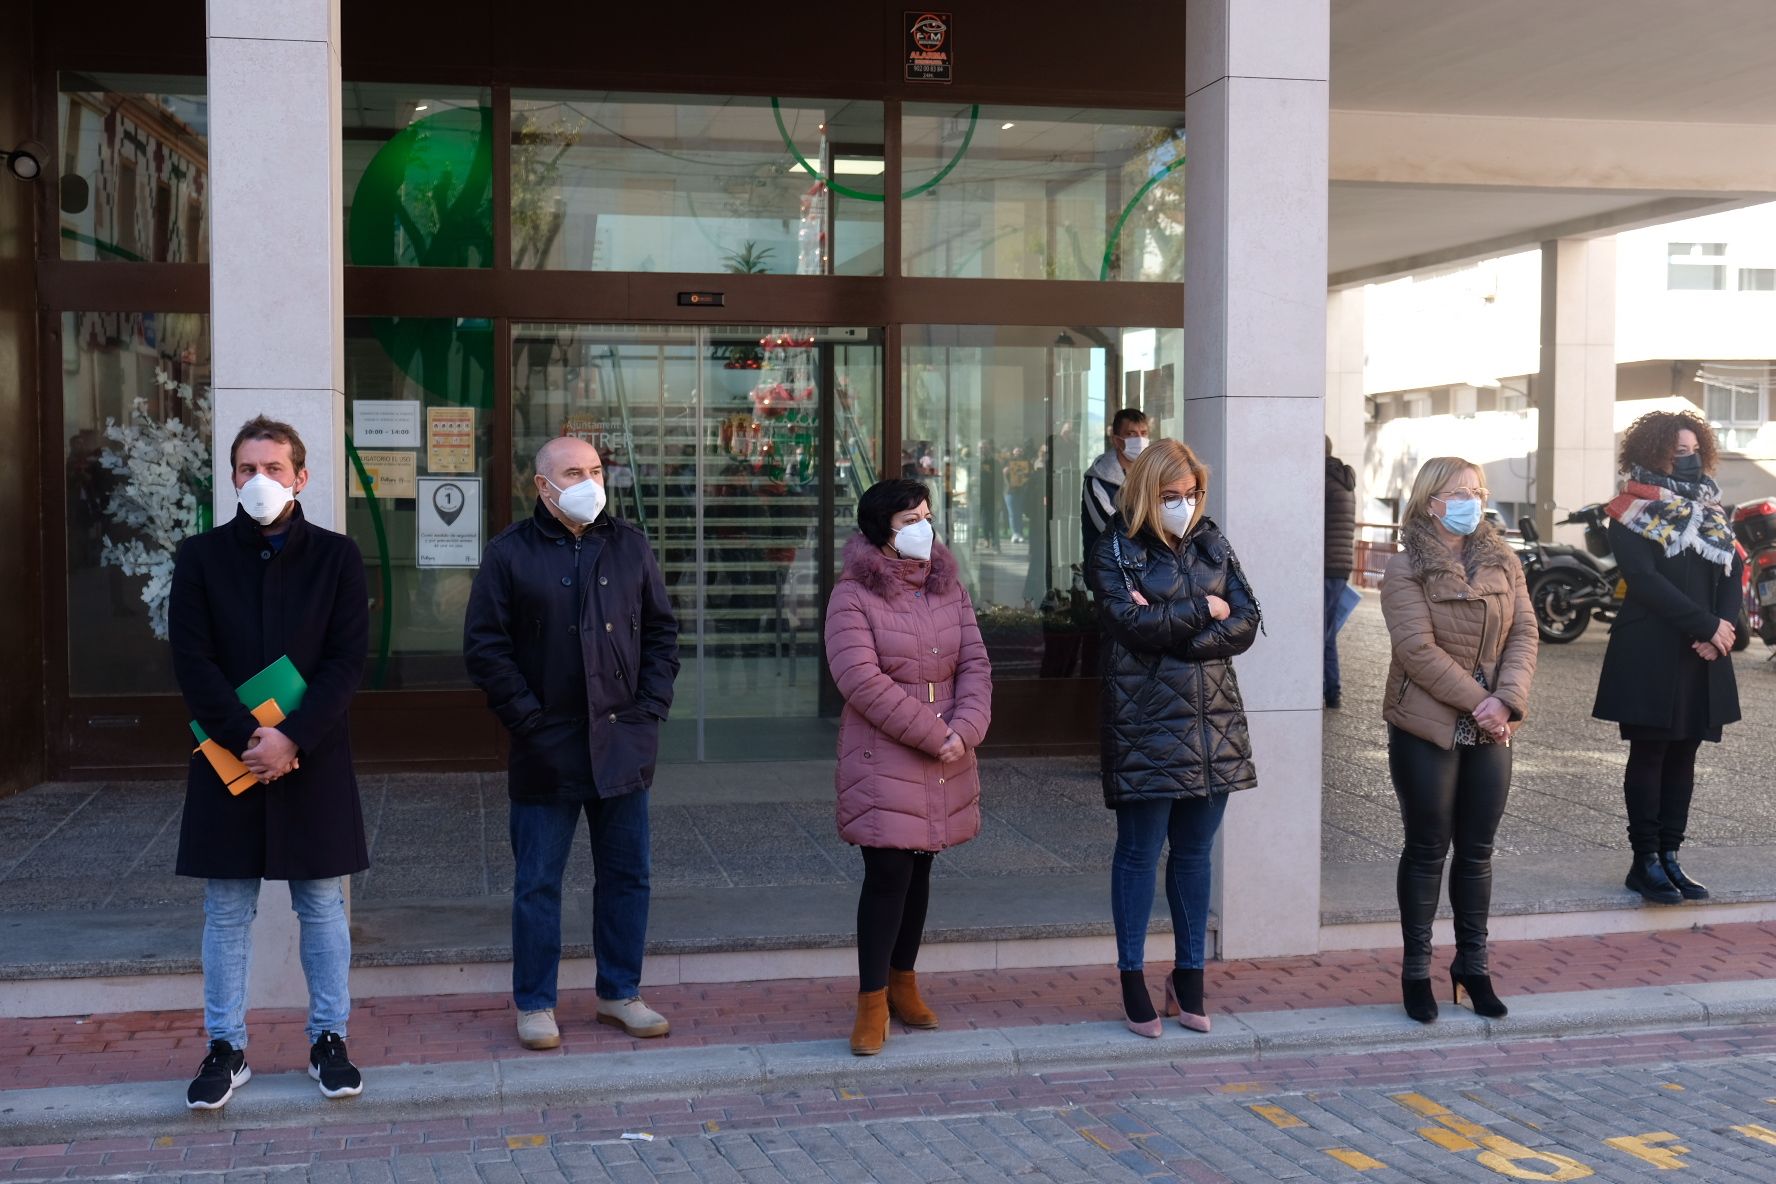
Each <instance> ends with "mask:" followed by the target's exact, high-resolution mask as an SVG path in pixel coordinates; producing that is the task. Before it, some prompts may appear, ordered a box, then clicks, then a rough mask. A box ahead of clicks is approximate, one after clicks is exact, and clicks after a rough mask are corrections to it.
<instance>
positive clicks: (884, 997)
mask: <svg viewBox="0 0 1776 1184" xmlns="http://www.w3.org/2000/svg"><path fill="white" fill-rule="evenodd" d="M886 1043H888V991H887V988H883V989H882V990H880V991H862V992H860V993H859V994H858V996H857V1023H855V1024H853V1025H852V1027H851V1052H852V1055H854V1056H860V1057H873V1056H875V1055H876V1054H877V1053H879V1052H881V1051H882V1046H883V1045H884V1044H886Z"/></svg>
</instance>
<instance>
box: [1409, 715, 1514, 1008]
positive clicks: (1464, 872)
mask: <svg viewBox="0 0 1776 1184" xmlns="http://www.w3.org/2000/svg"><path fill="white" fill-rule="evenodd" d="M1388 772H1390V773H1391V774H1392V775H1393V779H1394V792H1395V793H1396V794H1398V795H1399V798H1400V818H1401V820H1402V821H1403V822H1404V823H1405V824H1406V844H1405V846H1404V848H1402V850H1401V852H1400V871H1399V876H1398V879H1397V880H1396V882H1395V884H1396V888H1397V890H1398V892H1399V897H1400V936H1401V939H1402V942H1403V943H1404V945H1405V948H1406V952H1405V961H1404V963H1403V965H1402V967H1401V976H1402V977H1403V978H1427V977H1429V976H1430V973H1431V922H1432V921H1434V920H1435V919H1436V916H1437V896H1438V892H1439V890H1440V889H1441V888H1442V884H1443V860H1444V857H1445V856H1447V855H1448V854H1449V848H1450V845H1451V843H1453V844H1454V846H1455V861H1454V865H1453V866H1452V867H1451V868H1450V870H1449V907H1450V908H1451V909H1452V910H1454V912H1455V951H1456V961H1457V962H1458V963H1459V965H1460V968H1461V971H1462V973H1464V974H1485V973H1486V922H1487V917H1488V914H1490V913H1491V911H1492V840H1493V836H1494V835H1496V834H1497V833H1498V824H1499V819H1500V818H1503V817H1504V814H1505V797H1506V795H1507V794H1509V793H1510V791H1511V750H1510V749H1509V748H1508V747H1506V746H1505V745H1503V744H1471V745H1470V744H1458V745H1456V746H1455V748H1454V749H1453V750H1451V749H1445V748H1441V747H1439V746H1437V745H1435V744H1432V743H1430V742H1429V741H1426V740H1420V739H1419V738H1418V737H1417V736H1414V735H1412V734H1411V733H1410V732H1403V731H1401V730H1400V729H1399V728H1396V727H1392V726H1390V727H1389V728H1388Z"/></svg>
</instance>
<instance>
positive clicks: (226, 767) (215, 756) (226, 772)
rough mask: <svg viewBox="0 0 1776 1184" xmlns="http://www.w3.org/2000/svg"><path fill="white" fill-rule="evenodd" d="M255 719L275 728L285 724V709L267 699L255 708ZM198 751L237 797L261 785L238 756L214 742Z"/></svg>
mask: <svg viewBox="0 0 1776 1184" xmlns="http://www.w3.org/2000/svg"><path fill="white" fill-rule="evenodd" d="M253 718H254V719H256V720H258V721H259V723H260V725H261V726H262V727H267V728H275V727H277V726H278V725H279V724H281V723H283V722H284V713H283V709H282V708H280V707H279V706H278V705H277V700H276V699H267V700H266V701H265V702H263V703H261V704H259V706H257V707H255V708H253ZM196 751H198V752H201V753H203V755H204V759H206V760H208V761H209V762H210V767H211V768H212V769H214V770H216V776H218V777H220V778H221V779H222V784H223V785H225V786H227V787H228V792H229V793H231V794H233V795H235V796H236V797H239V796H240V795H241V794H243V793H245V792H246V791H247V790H248V789H249V788H251V787H252V786H254V785H257V784H258V783H259V779H258V778H257V777H255V776H253V774H252V772H251V771H249V770H248V768H247V766H246V765H244V764H242V763H241V759H240V758H239V757H238V756H235V755H234V754H233V753H232V752H229V751H228V750H227V749H226V748H223V747H222V746H221V745H220V744H218V743H216V742H215V741H214V740H205V741H204V742H203V743H202V744H199V745H198V746H197V749H196Z"/></svg>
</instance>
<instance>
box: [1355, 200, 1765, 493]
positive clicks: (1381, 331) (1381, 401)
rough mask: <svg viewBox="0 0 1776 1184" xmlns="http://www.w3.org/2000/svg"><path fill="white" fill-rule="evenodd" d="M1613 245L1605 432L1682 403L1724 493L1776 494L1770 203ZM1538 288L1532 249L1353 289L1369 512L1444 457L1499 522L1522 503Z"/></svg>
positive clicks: (1534, 417)
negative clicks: (1463, 469) (1711, 450)
mask: <svg viewBox="0 0 1776 1184" xmlns="http://www.w3.org/2000/svg"><path fill="white" fill-rule="evenodd" d="M1614 242H1615V250H1614V267H1615V282H1614V290H1615V310H1614V325H1615V332H1614V345H1613V354H1614V359H1615V413H1614V423H1615V430H1616V432H1617V433H1618V434H1619V433H1620V432H1621V431H1622V430H1623V429H1624V428H1626V427H1627V425H1628V424H1629V423H1631V422H1632V421H1633V420H1634V418H1635V417H1636V416H1638V415H1640V414H1642V413H1643V412H1645V411H1648V410H1652V409H1654V408H1659V407H1673V408H1677V407H1683V406H1692V407H1695V408H1696V409H1698V410H1701V411H1702V412H1703V413H1704V414H1705V415H1707V417H1708V419H1709V421H1710V422H1711V423H1713V424H1714V426H1715V429H1716V431H1717V432H1718V433H1719V436H1720V440H1721V445H1722V449H1723V453H1724V459H1723V462H1722V465H1721V471H1720V481H1721V486H1722V490H1723V492H1724V494H1725V496H1726V497H1727V499H1728V500H1730V501H1744V500H1748V499H1751V498H1755V497H1766V496H1770V495H1776V423H1773V421H1772V413H1773V403H1776V400H1773V399H1772V397H1771V388H1772V385H1776V204H1769V205H1756V206H1750V207H1747V208H1745V209H1740V210H1733V211H1730V212H1728V213H1720V214H1711V215H1708V216H1706V217H1701V218H1692V219H1686V220H1684V221H1679V222H1666V223H1663V224H1660V225H1655V226H1650V227H1646V228H1643V229H1638V230H1631V231H1625V232H1623V233H1620V234H1618V235H1616V236H1615V240H1614ZM1543 282H1544V279H1543V260H1542V252H1541V251H1540V250H1536V249H1532V250H1527V251H1520V252H1516V253H1513V254H1509V255H1502V256H1499V257H1497V258H1492V259H1485V260H1482V261H1480V262H1477V263H1470V264H1467V265H1463V266H1457V267H1453V268H1447V269H1442V270H1438V271H1434V272H1429V273H1425V274H1420V275H1412V276H1407V277H1404V278H1401V279H1395V280H1390V281H1387V282H1383V283H1375V284H1370V285H1367V286H1366V287H1365V288H1363V290H1362V305H1363V310H1362V324H1363V345H1364V359H1363V394H1364V396H1365V399H1364V402H1365V411H1366V415H1367V433H1366V448H1365V456H1364V465H1363V476H1364V482H1365V489H1366V492H1367V495H1368V498H1369V504H1368V506H1367V508H1366V517H1367V520H1368V521H1372V522H1387V521H1392V520H1393V519H1394V515H1395V513H1396V512H1397V509H1398V505H1399V502H1400V500H1401V499H1403V498H1404V496H1405V493H1406V492H1407V486H1408V483H1409V482H1410V480H1411V477H1412V475H1413V474H1414V473H1415V472H1416V471H1417V469H1418V465H1419V463H1420V462H1422V461H1423V460H1424V459H1425V458H1427V457H1431V456H1437V455H1441V454H1449V453H1454V454H1458V455H1463V456H1468V457H1471V458H1472V459H1474V460H1475V461H1477V462H1479V463H1481V464H1484V465H1485V466H1486V473H1487V485H1488V487H1489V488H1490V489H1491V490H1492V494H1493V500H1494V504H1495V505H1496V507H1497V508H1498V509H1499V510H1500V512H1501V513H1503V514H1504V515H1505V517H1506V519H1507V520H1508V521H1511V522H1513V523H1514V522H1515V521H1516V519H1517V517H1518V516H1519V515H1520V514H1525V513H1530V512H1531V510H1532V507H1533V504H1534V502H1535V501H1536V500H1537V498H1538V493H1537V490H1536V488H1535V482H1536V472H1537V469H1536V453H1537V449H1538V440H1539V439H1540V423H1539V417H1538V404H1539V400H1538V398H1537V396H1538V393H1539V391H1538V384H1539V383H1540V381H1541V376H1540V371H1541V368H1542V363H1541V346H1540V342H1541V335H1542V291H1543ZM1610 492H1611V491H1610V489H1609V488H1607V487H1599V488H1597V489H1596V490H1595V491H1592V490H1590V489H1589V488H1586V489H1585V491H1584V496H1585V497H1587V498H1588V499H1590V500H1601V499H1603V498H1605V497H1607V496H1608V495H1609V493H1610ZM1558 508H1559V509H1560V510H1563V511H1564V510H1569V509H1573V508H1576V507H1575V506H1569V505H1567V504H1565V499H1560V501H1559V506H1558Z"/></svg>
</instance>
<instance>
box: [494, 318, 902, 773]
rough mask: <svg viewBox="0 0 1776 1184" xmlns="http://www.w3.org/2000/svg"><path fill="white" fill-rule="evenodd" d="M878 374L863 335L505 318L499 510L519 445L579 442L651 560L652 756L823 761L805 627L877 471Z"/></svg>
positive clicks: (519, 505)
mask: <svg viewBox="0 0 1776 1184" xmlns="http://www.w3.org/2000/svg"><path fill="white" fill-rule="evenodd" d="M881 387H882V347H881V335H880V333H878V332H877V331H875V330H870V329H850V328H837V329H835V328H824V329H803V328H783V327H775V328H770V327H755V326H748V327H736V328H726V327H697V328H692V327H687V326H639V325H578V324H520V325H517V326H515V327H514V329H513V337H512V453H513V456H512V489H511V494H510V495H511V498H512V514H513V517H514V520H516V519H518V518H519V517H521V516H522V515H525V514H529V513H530V512H531V510H532V508H533V506H534V505H535V482H534V480H533V474H534V467H533V458H534V456H535V454H536V451H537V449H538V448H540V447H541V446H542V445H543V444H544V443H545V442H546V441H548V440H549V439H550V438H552V437H555V436H560V435H576V436H580V437H583V438H584V439H587V440H590V441H591V442H592V443H593V444H595V445H596V446H597V447H598V449H599V451H600V453H601V454H602V456H603V458H604V463H605V484H606V488H607V490H608V492H609V497H610V504H611V507H612V510H613V512H614V513H616V514H617V515H619V516H620V517H623V518H626V519H628V520H629V521H631V522H633V523H635V524H636V525H637V526H640V527H641V528H642V529H643V530H645V531H646V532H647V534H648V537H649V539H650V540H651V541H652V543H653V546H654V550H655V552H656V554H657V555H658V556H659V559H660V564H661V566H662V568H663V569H664V571H665V575H666V582H667V586H668V588H669V590H670V591H671V595H672V601H673V607H674V609H675V610H676V611H677V613H678V616H679V625H680V635H679V653H680V657H681V659H682V661H683V663H684V665H683V669H682V671H681V673H680V675H679V680H678V688H677V702H676V705H675V706H674V709H673V718H672V721H671V722H670V723H669V724H668V725H667V729H666V733H665V736H664V738H663V744H662V752H661V755H662V757H663V759H667V760H786V759H805V758H819V757H826V756H830V755H831V754H832V751H833V729H834V726H835V722H836V715H837V706H838V705H837V703H836V701H835V699H834V696H833V695H832V692H831V688H830V684H829V683H828V680H827V678H826V673H825V668H824V661H823V653H822V647H821V626H822V620H823V616H824V610H825V606H826V597H827V594H828V592H829V591H830V590H831V587H832V581H833V578H834V577H835V576H836V575H837V570H838V568H837V565H838V556H839V552H840V551H841V550H842V548H843V545H844V540H845V538H846V537H847V536H848V535H849V534H850V532H851V529H852V523H853V521H854V518H855V507H856V504H857V497H858V495H859V494H861V493H862V491H863V490H864V489H866V488H868V486H869V484H870V483H871V482H873V481H874V480H875V479H876V473H877V470H878V467H879V461H878V457H879V453H880V431H881V421H882V415H881Z"/></svg>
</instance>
